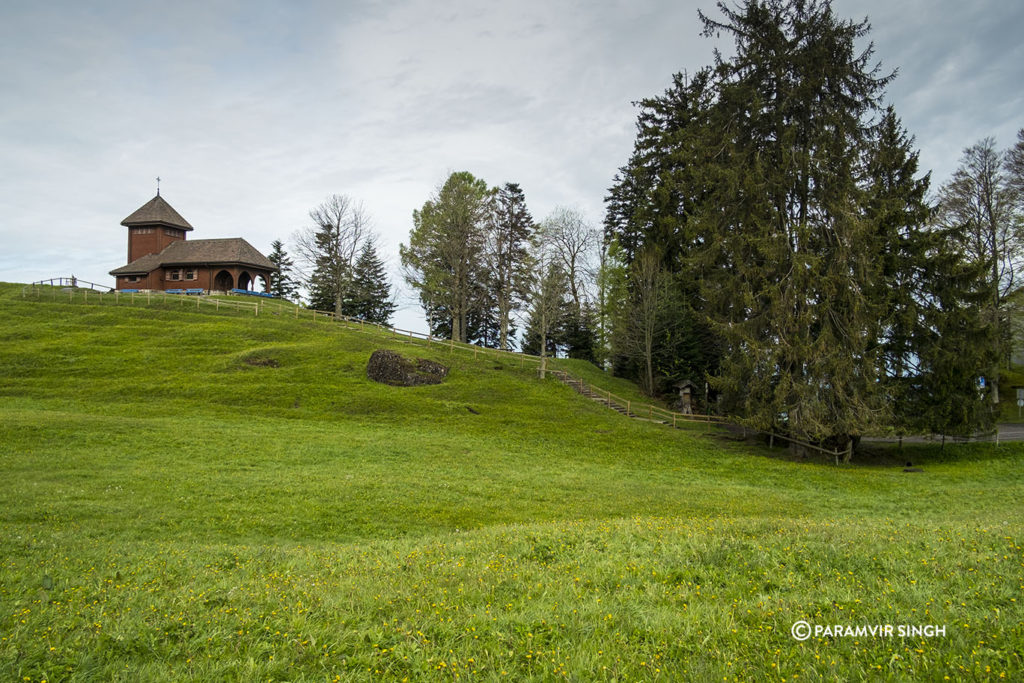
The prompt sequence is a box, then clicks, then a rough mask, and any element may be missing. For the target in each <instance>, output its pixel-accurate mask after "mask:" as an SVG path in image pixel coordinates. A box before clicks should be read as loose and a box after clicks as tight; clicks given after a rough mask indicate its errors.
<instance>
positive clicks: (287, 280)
mask: <svg viewBox="0 0 1024 683" xmlns="http://www.w3.org/2000/svg"><path fill="white" fill-rule="evenodd" d="M270 248H271V249H272V250H273V251H271V252H270V255H269V256H268V257H267V258H268V259H269V260H270V262H271V263H273V264H274V265H275V266H277V268H278V271H277V276H276V277H275V278H274V280H273V282H272V283H271V285H270V292H271V293H272V294H273V295H274V296H276V297H278V298H281V299H288V300H289V301H294V300H295V299H296V297H297V296H298V292H299V287H298V283H297V282H296V281H295V279H294V278H293V277H292V274H293V273H294V272H295V271H294V268H295V263H294V261H292V259H291V258H290V257H289V256H288V253H287V252H286V251H285V250H284V243H283V242H282V241H281V240H274V241H273V242H271V243H270Z"/></svg>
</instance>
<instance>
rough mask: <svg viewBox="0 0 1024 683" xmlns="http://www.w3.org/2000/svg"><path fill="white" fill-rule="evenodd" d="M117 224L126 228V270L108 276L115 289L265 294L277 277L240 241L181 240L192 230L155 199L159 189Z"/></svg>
mask: <svg viewBox="0 0 1024 683" xmlns="http://www.w3.org/2000/svg"><path fill="white" fill-rule="evenodd" d="M121 225H123V226H125V227H126V228H128V265H124V266H121V267H120V268H116V269H114V270H112V271H110V274H111V275H113V276H114V277H115V278H116V282H117V284H116V285H115V288H116V289H120V290H126V289H133V290H146V289H149V290H175V289H180V290H192V291H193V292H194V291H197V290H203V291H205V292H206V293H224V292H228V291H230V290H232V289H244V290H255V291H263V292H270V284H271V281H272V278H273V277H274V275H275V274H276V273H277V272H278V268H277V266H275V265H274V264H273V263H272V262H271V261H270V259H268V258H267V257H266V256H264V255H263V254H261V253H260V252H259V251H257V250H256V248H255V247H253V246H252V245H251V244H249V243H248V242H246V241H245V240H244V239H242V238H241V237H231V238H227V239H210V240H186V239H185V237H186V234H187V233H189V232H191V231H192V226H191V225H189V223H188V221H186V220H185V219H184V218H182V217H181V214H179V213H178V212H177V211H175V210H174V207H172V206H171V205H170V204H168V203H167V202H166V201H165V200H164V198H163V197H161V196H160V190H159V189H157V192H156V196H155V197H153V198H152V199H151V200H149V201H148V202H146V203H145V204H143V205H142V206H141V207H139V209H138V210H137V211H135V212H134V213H132V214H131V215H130V216H128V217H127V218H125V219H124V220H123V221H121ZM190 293H191V292H190Z"/></svg>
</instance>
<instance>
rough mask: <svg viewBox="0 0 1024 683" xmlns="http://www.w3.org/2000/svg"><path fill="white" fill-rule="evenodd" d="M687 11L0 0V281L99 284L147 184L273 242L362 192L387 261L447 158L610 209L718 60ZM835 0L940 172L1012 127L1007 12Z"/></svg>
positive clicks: (205, 229) (228, 232)
mask: <svg viewBox="0 0 1024 683" xmlns="http://www.w3.org/2000/svg"><path fill="white" fill-rule="evenodd" d="M701 5H702V6H703V7H704V8H705V9H706V11H709V12H712V13H713V12H714V7H713V3H712V2H710V1H709V2H706V3H701ZM697 6H698V5H697V4H690V3H679V2H668V1H661V2H643V1H640V2H636V1H633V2H628V1H623V2H615V1H606V2H584V1H582V0H581V1H578V2H564V1H563V2H560V1H547V2H540V1H539V0H537V1H531V2H526V1H524V2H519V3H502V2H476V1H470V0H459V1H457V2H446V3H440V4H439V3H436V2H431V1H428V0H394V1H387V2H341V3H338V2H311V3H279V2H245V1H242V0H235V1H226V0H225V1H219V2H175V3H165V4H160V5H157V4H151V3H139V2H99V3H79V2H70V1H68V2H53V3H29V2H6V3H4V4H3V6H2V8H0V89H2V91H3V92H4V93H5V95H4V107H3V108H2V109H0V149H2V152H3V159H4V163H3V164H2V165H0V234H2V236H3V238H4V244H5V248H4V250H2V251H0V279H5V280H17V281H30V280H33V279H38V278H42V277H51V276H54V275H66V274H69V273H71V272H74V273H75V274H76V275H78V276H79V277H83V278H86V279H90V280H96V281H100V282H107V281H109V277H108V276H107V275H106V273H107V271H109V270H110V269H112V268H114V267H117V266H119V265H121V260H122V259H123V258H124V248H125V247H124V243H125V235H124V228H122V227H121V226H120V225H119V221H120V220H121V219H122V218H123V217H124V216H126V215H127V214H128V213H130V212H131V211H133V210H134V209H135V208H137V207H138V206H139V205H141V204H142V203H143V202H145V201H147V200H148V199H149V198H150V197H151V196H152V193H153V190H154V189H155V180H154V179H155V176H157V175H160V176H161V177H162V178H163V179H164V182H163V185H162V187H163V192H162V193H163V194H164V196H165V197H166V198H167V199H168V200H169V201H170V202H171V203H172V204H173V205H174V206H175V207H176V208H177V209H178V210H179V211H180V212H181V213H182V214H183V215H184V216H185V217H186V218H187V219H188V220H189V221H190V222H191V223H192V224H193V225H195V226H196V231H195V233H193V236H194V237H197V238H198V237H218V236H244V237H246V238H247V239H248V240H249V241H250V242H252V243H253V244H254V245H255V246H257V247H258V248H260V249H263V250H268V249H269V244H270V242H271V240H273V239H275V238H285V239H287V237H288V236H289V235H290V234H291V233H292V232H293V231H294V230H295V229H296V228H298V227H300V226H302V225H303V224H304V223H305V220H306V213H307V211H308V210H309V209H310V208H311V207H313V206H315V205H316V204H318V203H319V202H320V201H322V200H323V199H324V198H325V197H326V196H327V195H329V194H331V193H335V192H337V193H344V194H349V195H351V196H353V197H355V198H357V199H361V200H362V201H363V203H364V204H365V206H366V208H367V210H368V211H369V212H370V213H371V215H372V216H373V217H374V222H375V225H376V226H377V228H378V229H379V230H380V231H381V233H382V237H383V239H382V247H383V249H384V250H385V252H388V255H389V257H390V260H391V262H392V264H397V247H398V244H399V243H400V242H401V241H403V240H404V239H406V237H407V235H408V231H409V228H410V227H411V214H412V211H413V209H415V208H417V207H419V206H420V205H422V203H423V202H424V201H425V200H426V199H427V197H428V195H429V194H430V192H431V191H432V190H433V189H434V188H435V186H436V185H437V184H438V183H439V182H441V181H442V180H443V179H444V177H445V175H446V174H447V173H448V172H450V171H453V170H468V171H470V172H472V173H474V174H475V175H477V176H479V177H482V178H484V179H485V180H487V181H488V182H489V183H491V184H499V183H503V182H506V181H514V182H518V183H520V184H521V185H522V186H523V188H524V190H525V192H526V196H527V200H528V202H529V204H530V208H531V210H532V212H533V213H534V215H535V217H537V218H543V217H544V216H545V215H546V214H547V213H549V212H550V211H551V210H552V209H553V208H554V207H555V206H556V205H559V204H564V205H577V206H579V208H580V209H581V210H583V211H584V212H585V213H586V215H587V216H588V217H589V218H590V220H591V221H593V222H595V223H599V222H600V220H601V218H602V214H603V204H602V200H603V197H604V194H605V191H606V189H607V187H608V185H609V184H610V183H611V179H612V176H613V175H614V173H615V171H616V169H617V168H618V167H619V166H621V165H622V164H623V163H625V161H626V159H627V157H628V155H629V153H630V149H631V146H632V138H633V133H634V129H633V122H634V119H635V115H636V111H635V109H634V108H633V106H632V105H631V102H632V101H634V100H638V99H640V98H642V97H646V96H650V95H655V94H658V93H660V92H662V91H663V90H664V88H665V87H667V86H668V84H669V82H670V79H671V75H672V73H674V72H676V71H680V70H689V71H691V72H693V71H695V70H696V69H698V68H700V67H701V66H703V65H706V64H708V63H709V62H710V60H711V51H712V48H713V46H714V42H713V41H711V40H709V39H705V38H701V37H700V36H699V32H700V27H699V22H698V21H697V17H696V7H697ZM834 6H835V9H836V11H837V13H839V14H840V15H844V16H850V17H858V18H859V17H862V16H863V15H865V14H867V15H870V16H871V20H872V23H873V26H874V31H873V32H872V34H871V38H872V39H873V40H874V41H875V43H876V48H877V55H878V57H879V58H880V59H881V60H882V61H883V62H884V64H885V66H886V67H889V68H892V67H897V66H898V67H900V68H901V73H900V77H899V78H898V79H897V80H896V81H895V82H894V83H893V85H892V87H891V88H890V99H891V100H892V101H893V103H894V104H895V105H896V108H897V111H898V112H899V113H900V115H901V116H902V117H903V119H904V123H905V124H906V125H907V127H908V128H909V130H910V132H911V133H913V134H916V136H917V143H918V145H919V146H920V148H921V150H922V162H923V163H924V165H925V166H926V167H933V168H935V169H936V176H935V178H934V181H935V182H941V180H942V179H943V178H944V177H945V176H946V175H947V174H948V173H949V171H951V170H952V168H953V167H955V164H956V161H957V158H958V157H959V154H960V150H961V149H962V148H963V147H965V146H967V145H969V144H971V143H973V142H974V141H976V140H977V139H978V138H980V137H984V136H986V135H996V136H997V138H998V140H999V143H1000V144H1001V145H1006V144H1009V143H1010V142H1011V141H1012V139H1013V135H1014V133H1015V131H1016V129H1017V128H1018V127H1020V126H1021V125H1024V122H1022V121H1021V120H1020V115H1019V112H1020V111H1021V104H1022V102H1021V97H1022V95H1021V89H1020V83H1021V82H1024V78H1022V76H1024V74H1022V69H1024V67H1022V66H1021V65H1022V64H1024V54H1022V52H1021V50H1022V48H1021V46H1020V43H1019V40H1018V38H1017V36H1018V35H1019V33H1020V29H1021V28H1022V24H1024V21H1022V11H1024V10H1022V9H1021V7H1018V6H1017V5H1016V4H1015V3H1005V2H997V1H996V0H985V1H984V2H974V3H962V2H955V1H953V0H943V1H942V2H933V1H932V0H929V1H928V2H924V0H913V1H908V2H898V3H897V2H891V0H870V1H867V0H836V2H835V3H834ZM723 47H725V48H727V47H728V46H723ZM395 272H396V274H397V270H396V271H395ZM403 316H404V319H405V322H406V323H407V326H408V325H409V324H412V322H411V321H412V318H414V317H418V314H417V313H416V312H415V311H414V310H410V311H407V312H405V313H404V314H403Z"/></svg>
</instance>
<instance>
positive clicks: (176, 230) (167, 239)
mask: <svg viewBox="0 0 1024 683" xmlns="http://www.w3.org/2000/svg"><path fill="white" fill-rule="evenodd" d="M121 225H123V226H125V227H127V228H128V263H132V262H133V261H135V260H136V259H139V258H142V257H143V256H145V255H147V254H159V253H160V252H161V251H163V250H164V248H165V247H167V245H169V244H170V243H171V242H177V241H178V240H184V239H185V233H186V232H188V231H189V230H192V226H191V225H189V224H188V221H186V220H185V219H184V218H182V217H181V214H179V213H178V212H177V211H175V210H174V207H172V206H171V205H170V204H168V203H167V202H165V201H164V199H163V197H161V196H160V190H157V192H156V196H155V197H153V198H152V199H150V200H149V201H148V202H146V203H145V204H143V205H142V206H140V207H139V208H138V209H137V210H136V211H135V213H133V214H132V215H130V216H128V217H127V218H125V219H124V220H123V221H121Z"/></svg>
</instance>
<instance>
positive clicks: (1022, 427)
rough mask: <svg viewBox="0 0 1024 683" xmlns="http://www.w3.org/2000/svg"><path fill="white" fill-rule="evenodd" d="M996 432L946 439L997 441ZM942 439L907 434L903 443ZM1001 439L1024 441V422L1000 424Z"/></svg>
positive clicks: (950, 440)
mask: <svg viewBox="0 0 1024 683" xmlns="http://www.w3.org/2000/svg"><path fill="white" fill-rule="evenodd" d="M897 440H898V439H896V438H895V437H893V438H889V437H885V438H881V437H866V438H865V439H864V441H891V442H896V441H897ZM995 440H996V435H995V434H986V435H983V436H972V437H970V438H964V437H959V436H947V437H946V441H949V442H953V443H961V442H964V441H995ZM935 441H942V436H941V435H932V436H931V437H924V436H907V437H904V438H903V443H924V442H935ZM999 441H1000V443H1002V442H1003V441H1024V424H1000V425H999Z"/></svg>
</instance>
